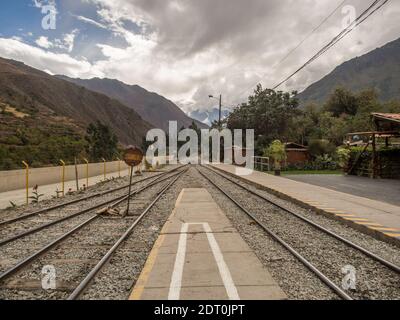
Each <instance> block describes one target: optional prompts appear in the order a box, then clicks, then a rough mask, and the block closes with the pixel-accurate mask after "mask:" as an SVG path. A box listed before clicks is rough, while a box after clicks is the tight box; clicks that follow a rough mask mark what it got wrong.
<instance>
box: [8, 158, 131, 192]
mask: <svg viewBox="0 0 400 320" xmlns="http://www.w3.org/2000/svg"><path fill="white" fill-rule="evenodd" d="M106 169H107V173H111V172H116V173H117V174H118V161H114V162H107V164H106ZM127 169H128V166H127V165H126V164H125V163H124V162H123V161H121V171H123V170H127ZM103 170H104V163H91V164H89V176H90V177H94V176H100V175H102V174H103ZM61 174H62V167H46V168H36V169H30V170H29V187H33V186H35V185H39V186H41V185H42V186H43V185H46V184H52V183H57V182H60V181H61ZM25 176H26V171H25V170H11V171H0V192H6V191H12V190H18V189H23V188H25ZM78 176H79V179H83V178H86V164H83V165H78ZM116 176H117V175H116ZM69 180H75V166H73V165H72V166H66V167H65V181H69Z"/></svg>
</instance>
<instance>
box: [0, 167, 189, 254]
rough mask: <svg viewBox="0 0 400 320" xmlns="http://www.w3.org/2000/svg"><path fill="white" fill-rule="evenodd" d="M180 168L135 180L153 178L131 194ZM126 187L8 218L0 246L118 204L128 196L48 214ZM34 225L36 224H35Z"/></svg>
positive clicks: (137, 182) (144, 180)
mask: <svg viewBox="0 0 400 320" xmlns="http://www.w3.org/2000/svg"><path fill="white" fill-rule="evenodd" d="M180 169H181V167H177V168H174V169H172V170H169V171H166V172H164V173H161V174H158V175H155V176H150V177H147V178H144V179H141V180H138V181H135V183H134V184H133V185H134V186H135V185H138V184H142V183H145V182H147V181H149V180H152V179H153V181H152V182H150V183H148V184H145V185H144V186H143V187H142V188H139V189H137V190H133V191H132V192H131V196H133V195H135V194H137V193H140V192H142V191H144V190H146V189H147V188H149V187H151V186H152V185H154V184H156V183H158V182H160V181H164V180H165V177H167V176H168V175H169V174H173V173H175V172H176V171H178V170H180ZM128 187H129V185H125V186H122V187H118V188H115V189H112V190H107V191H105V192H101V193H97V194H95V195H91V196H88V197H85V198H81V199H78V200H73V201H69V202H67V203H63V204H61V205H56V206H52V207H49V208H45V209H42V210H40V211H37V212H34V213H30V214H26V215H23V216H21V217H19V218H16V219H12V220H8V221H7V223H6V224H5V225H7V226H8V230H9V231H8V232H7V229H5V230H4V228H3V229H2V230H1V239H0V247H2V246H4V245H6V244H8V243H10V242H13V241H15V240H18V239H21V238H24V237H27V236H29V235H32V234H34V233H36V232H39V231H41V230H44V229H47V228H50V227H52V226H55V225H57V224H60V223H63V222H66V221H68V220H71V219H74V218H76V217H79V216H82V215H84V214H88V213H91V212H92V211H94V210H97V209H99V208H102V207H104V206H108V205H111V206H113V205H114V206H116V205H119V204H120V203H121V202H123V201H125V200H126V199H127V198H128V196H127V195H126V194H122V195H118V196H116V197H110V199H108V200H106V201H100V202H98V203H96V204H95V205H90V206H88V207H87V208H85V209H81V210H75V211H76V212H74V213H72V214H71V213H70V212H69V210H66V211H67V213H66V214H61V217H58V215H59V214H57V215H56V216H57V218H56V219H52V218H53V217H52V216H49V213H50V212H52V211H55V210H57V209H60V208H68V207H69V206H72V205H75V204H77V203H80V202H83V201H85V200H86V201H88V200H90V199H92V198H94V197H95V198H97V197H100V195H102V197H104V196H106V195H107V196H110V195H111V194H113V193H115V192H119V191H122V190H124V189H127V188H128ZM43 215H45V216H43ZM46 216H47V219H46V220H48V222H45V223H43V221H42V219H43V218H46ZM37 217H40V219H39V221H38V222H36V221H32V220H33V219H36V218H37ZM19 224H20V226H19ZM5 225H3V226H5ZM35 225H37V226H35ZM32 226H34V227H33V228H32ZM19 230H21V231H20V232H19Z"/></svg>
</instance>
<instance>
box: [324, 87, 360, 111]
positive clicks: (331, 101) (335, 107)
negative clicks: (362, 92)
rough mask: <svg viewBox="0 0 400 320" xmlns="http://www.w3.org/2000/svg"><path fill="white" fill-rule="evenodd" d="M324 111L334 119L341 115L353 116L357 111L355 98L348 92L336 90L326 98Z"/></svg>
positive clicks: (340, 89)
mask: <svg viewBox="0 0 400 320" xmlns="http://www.w3.org/2000/svg"><path fill="white" fill-rule="evenodd" d="M324 109H325V110H326V111H328V112H331V113H332V114H333V116H334V117H340V116H341V115H342V114H348V115H353V116H354V115H355V114H356V113H357V110H358V101H357V97H356V96H355V95H354V94H353V93H352V92H351V91H349V90H347V89H344V88H337V89H336V90H335V91H334V92H333V93H332V94H331V95H330V96H329V98H328V101H327V102H326V103H325V107H324Z"/></svg>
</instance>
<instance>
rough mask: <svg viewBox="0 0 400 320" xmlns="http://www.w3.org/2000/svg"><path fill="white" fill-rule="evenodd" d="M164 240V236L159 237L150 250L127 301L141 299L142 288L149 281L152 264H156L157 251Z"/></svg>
mask: <svg viewBox="0 0 400 320" xmlns="http://www.w3.org/2000/svg"><path fill="white" fill-rule="evenodd" d="M164 239H165V235H163V234H162V235H160V236H159V237H158V239H157V241H156V243H155V244H154V247H153V249H152V250H151V253H150V255H149V257H148V259H147V261H146V264H145V266H144V268H143V270H142V273H141V274H140V277H139V279H138V280H137V282H136V285H135V287H134V288H133V290H132V292H131V295H130V296H129V300H140V298H141V297H142V294H143V291H144V288H145V286H146V283H147V281H148V280H149V277H150V273H151V271H152V270H153V267H154V264H155V262H156V259H157V256H158V251H159V250H160V248H161V246H162V244H163V242H164Z"/></svg>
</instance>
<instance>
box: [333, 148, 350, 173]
mask: <svg viewBox="0 0 400 320" xmlns="http://www.w3.org/2000/svg"><path fill="white" fill-rule="evenodd" d="M350 156H351V150H350V149H347V148H343V147H339V148H337V149H336V157H337V159H338V164H339V166H340V167H341V168H346V167H347V166H348V164H349V160H350Z"/></svg>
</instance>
